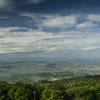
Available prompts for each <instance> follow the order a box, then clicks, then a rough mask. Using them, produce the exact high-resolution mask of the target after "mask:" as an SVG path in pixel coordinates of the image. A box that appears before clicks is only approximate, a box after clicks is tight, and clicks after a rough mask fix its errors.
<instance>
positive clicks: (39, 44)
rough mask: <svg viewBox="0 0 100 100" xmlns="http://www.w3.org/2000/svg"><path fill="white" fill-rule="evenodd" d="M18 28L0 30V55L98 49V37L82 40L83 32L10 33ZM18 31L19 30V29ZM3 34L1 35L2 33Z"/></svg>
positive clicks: (35, 31) (93, 36)
mask: <svg viewBox="0 0 100 100" xmlns="http://www.w3.org/2000/svg"><path fill="white" fill-rule="evenodd" d="M14 29H18V27H8V28H0V37H1V36H4V37H3V38H0V54H2V53H12V52H31V51H39V50H42V51H45V52H46V53H49V52H56V51H62V50H64V51H68V50H75V49H77V50H91V49H93V50H95V49H97V47H98V48H99V44H100V39H99V36H100V35H97V36H96V35H91V36H89V37H88V36H87V37H86V38H83V37H82V36H83V35H85V34H88V33H84V31H70V32H59V33H58V34H54V33H51V32H48V33H46V32H44V31H41V30H32V29H29V30H28V31H26V32H15V31H14V32H11V30H14ZM19 29H20V28H19ZM2 32H3V33H2Z"/></svg>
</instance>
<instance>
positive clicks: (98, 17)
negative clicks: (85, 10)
mask: <svg viewBox="0 0 100 100" xmlns="http://www.w3.org/2000/svg"><path fill="white" fill-rule="evenodd" d="M88 20H90V21H94V22H100V15H88Z"/></svg>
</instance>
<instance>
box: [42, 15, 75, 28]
mask: <svg viewBox="0 0 100 100" xmlns="http://www.w3.org/2000/svg"><path fill="white" fill-rule="evenodd" d="M75 23H76V19H75V16H52V17H51V18H50V17H49V18H47V19H44V20H42V21H41V26H44V27H70V26H73V25H75Z"/></svg>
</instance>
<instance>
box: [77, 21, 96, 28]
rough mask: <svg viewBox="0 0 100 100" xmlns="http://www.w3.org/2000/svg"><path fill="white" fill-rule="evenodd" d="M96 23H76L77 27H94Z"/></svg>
mask: <svg viewBox="0 0 100 100" xmlns="http://www.w3.org/2000/svg"><path fill="white" fill-rule="evenodd" d="M96 26H97V24H93V23H92V22H83V23H80V24H78V25H76V27H77V28H91V27H96Z"/></svg>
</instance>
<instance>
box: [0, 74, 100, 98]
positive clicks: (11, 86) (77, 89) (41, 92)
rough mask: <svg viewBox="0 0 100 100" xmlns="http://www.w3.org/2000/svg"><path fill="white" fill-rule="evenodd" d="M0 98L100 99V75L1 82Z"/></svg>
mask: <svg viewBox="0 0 100 100" xmlns="http://www.w3.org/2000/svg"><path fill="white" fill-rule="evenodd" d="M0 100H100V76H88V77H80V78H76V79H68V80H60V81H39V82H37V83H20V82H16V83H6V82H0Z"/></svg>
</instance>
